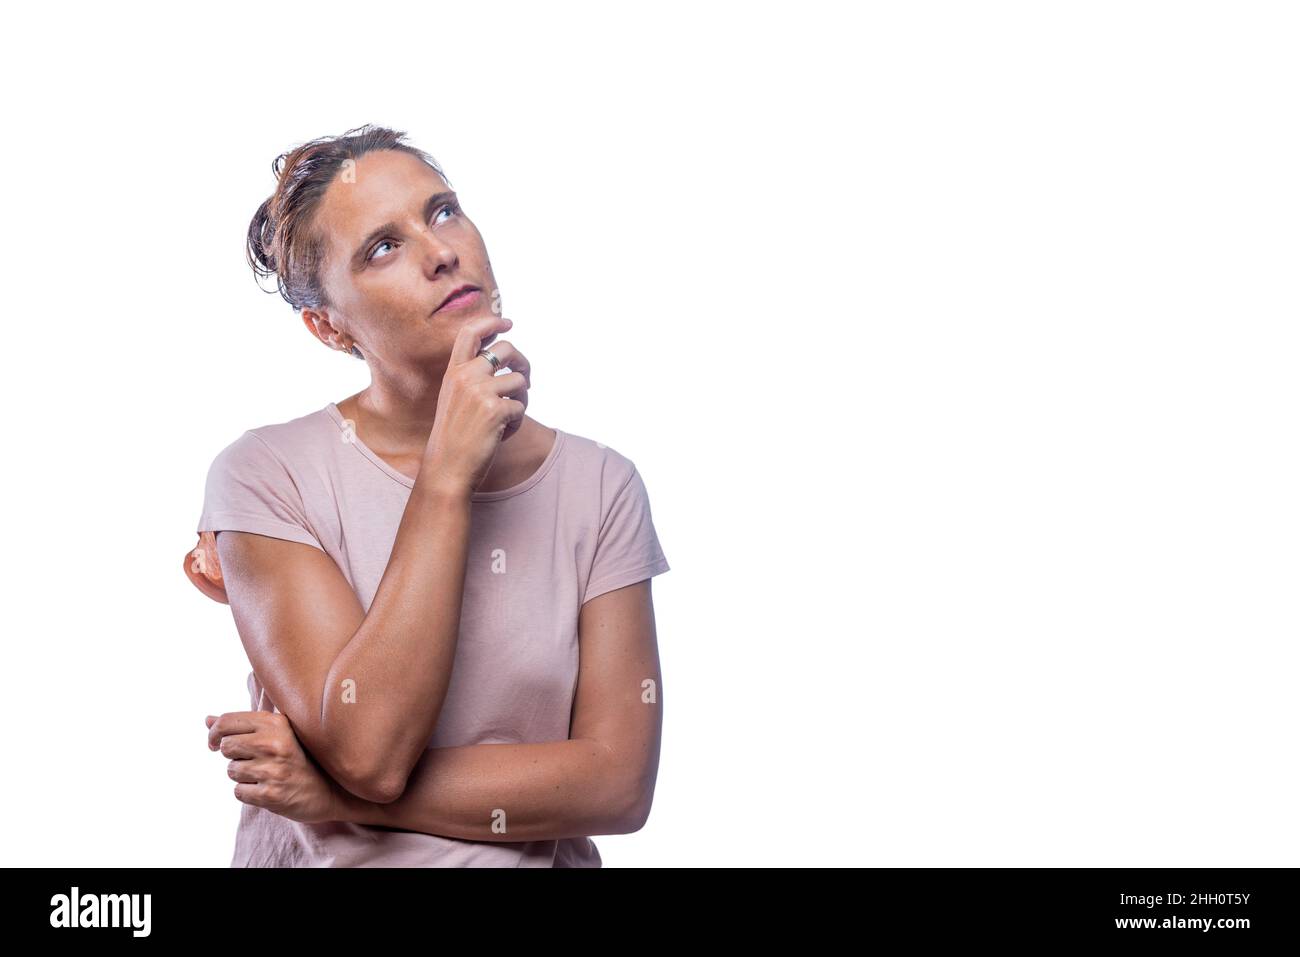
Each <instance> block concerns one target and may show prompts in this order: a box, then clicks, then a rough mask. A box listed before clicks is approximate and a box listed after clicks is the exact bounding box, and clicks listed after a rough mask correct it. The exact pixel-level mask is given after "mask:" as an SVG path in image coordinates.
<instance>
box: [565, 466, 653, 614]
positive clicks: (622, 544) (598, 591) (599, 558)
mask: <svg viewBox="0 0 1300 957" xmlns="http://www.w3.org/2000/svg"><path fill="white" fill-rule="evenodd" d="M668 570H669V565H668V560H667V559H666V558H665V557H664V553H663V549H662V548H661V547H660V545H659V536H658V534H657V533H656V532H655V526H654V521H653V519H652V517H651V514H650V497H649V495H648V494H647V492H646V487H645V483H644V482H643V481H642V480H641V473H640V472H638V471H637V469H636V467H635V466H631V473H630V474H629V475H628V477H627V479H626V480H625V481H623V483H622V485H621V487H619V488H618V491H617V492H616V493H615V494H614V496H613V498H612V499H611V501H610V504H609V506H608V508H607V510H606V512H605V516H604V518H603V519H602V521H601V525H600V532H599V534H598V536H597V539H596V554H595V559H594V560H593V563H592V567H591V574H590V575H589V576H588V577H587V588H586V591H585V593H584V594H583V596H582V601H583V603H584V604H585V603H586V602H589V601H591V599H593V598H595V597H596V596H597V595H603V594H605V592H608V591H613V590H614V589H616V588H622V587H624V586H625V585H631V584H634V583H636V582H639V581H643V580H644V579H647V578H651V577H653V576H655V575H658V574H661V573H662V572H666V571H668Z"/></svg>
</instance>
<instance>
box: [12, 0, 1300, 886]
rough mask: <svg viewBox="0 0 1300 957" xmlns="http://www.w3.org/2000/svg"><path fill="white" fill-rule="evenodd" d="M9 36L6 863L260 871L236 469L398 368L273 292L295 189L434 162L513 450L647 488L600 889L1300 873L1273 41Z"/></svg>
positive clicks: (660, 20) (692, 16)
mask: <svg viewBox="0 0 1300 957" xmlns="http://www.w3.org/2000/svg"><path fill="white" fill-rule="evenodd" d="M35 10H37V8H35V7H32V6H31V5H27V6H19V7H18V8H15V10H14V11H11V14H10V16H11V17H12V18H13V19H11V21H10V23H11V24H12V25H13V27H14V29H11V30H9V31H8V32H7V35H6V36H5V38H4V39H3V40H2V41H0V44H3V54H4V55H3V56H0V64H2V65H0V71H3V80H4V83H5V88H6V90H7V92H8V96H7V97H6V113H7V115H8V120H9V122H8V124H7V127H6V129H5V133H4V138H5V143H4V149H3V163H4V166H5V170H6V175H5V176H4V187H5V188H4V192H3V195H4V206H5V210H4V212H5V216H4V220H5V224H6V228H5V229H4V231H3V240H2V241H3V244H4V245H3V262H4V264H5V266H4V272H5V274H4V279H5V283H4V292H5V295H4V300H5V301H4V307H5V308H4V318H5V335H4V338H3V352H4V357H5V360H6V361H5V363H4V374H3V375H2V376H0V381H2V382H3V390H4V391H3V399H4V413H5V416H4V417H5V424H4V425H5V427H4V433H5V436H6V439H7V442H6V443H5V444H6V448H5V465H4V468H3V471H2V478H0V481H3V483H4V484H3V495H4V502H5V503H6V505H7V508H6V514H5V519H4V542H5V547H4V548H3V549H2V550H0V561H2V562H3V575H2V577H0V580H2V581H3V588H4V592H5V594H4V599H5V608H6V609H7V610H8V615H7V620H6V629H5V631H6V637H7V640H6V642H5V645H4V648H5V652H6V658H7V669H6V670H7V672H8V674H7V681H6V685H7V689H8V690H7V693H6V694H5V695H3V696H2V697H0V702H2V704H0V707H2V708H3V715H2V717H3V721H4V748H3V751H4V762H3V764H4V768H5V782H4V787H3V790H2V795H3V796H2V797H0V801H2V802H3V821H4V827H5V839H4V842H3V843H4V848H5V851H4V861H3V863H5V864H11V865H48V866H109V865H181V866H189V865H195V866H216V867H224V866H226V865H227V864H228V862H229V859H230V854H231V851H232V847H233V839H234V832H235V825H236V821H237V818H238V808H239V802H238V801H237V800H236V799H235V798H234V796H233V793H232V788H233V783H232V782H231V781H230V780H229V779H228V778H227V777H226V772H225V759H224V758H223V757H222V756H221V755H219V754H214V753H212V752H210V751H208V750H207V748H206V746H205V736H206V727H205V726H204V722H203V719H204V716H205V715H207V714H209V713H214V714H215V713H220V712H221V711H226V710H244V709H245V708H246V707H247V696H246V689H245V687H244V679H245V677H246V675H247V672H248V663H247V660H246V658H245V656H244V652H243V649H242V647H241V645H240V642H239V638H238V635H237V633H236V632H235V629H234V625H233V622H232V620H231V618H230V613H229V610H228V609H227V608H226V607H224V606H220V605H217V604H215V603H214V602H212V601H209V600H208V599H207V598H204V597H203V596H201V595H200V594H199V593H198V591H197V590H196V589H195V588H194V587H193V585H191V584H190V583H189V581H188V580H187V579H186V578H185V576H184V574H183V572H182V570H181V558H182V555H183V554H184V552H185V550H186V549H188V548H190V547H191V546H192V545H193V543H194V541H195V533H194V527H195V523H196V521H197V518H198V515H199V510H200V505H201V502H202V494H203V480H204V476H205V472H206V468H207V466H208V464H209V463H210V461H211V460H212V457H213V456H214V455H215V453H216V452H217V451H218V450H219V449H220V448H222V447H223V446H224V445H226V444H227V443H229V442H230V441H233V440H234V439H235V438H236V437H237V436H238V435H239V434H240V433H241V432H243V430H245V429H247V428H250V427H253V426H256V425H261V424H266V423H271V422H278V421H284V420H286V419H289V418H292V417H295V416H297V415H301V414H304V413H305V412H309V411H313V410H316V409H319V408H320V407H321V406H322V405H324V404H325V402H327V401H329V400H331V399H332V400H335V401H337V400H339V399H341V398H343V397H345V396H348V395H351V394H352V393H353V392H356V391H358V390H359V389H361V388H362V387H363V386H364V385H366V383H367V381H368V379H367V377H366V370H365V366H364V365H363V364H362V363H359V362H356V361H355V360H351V359H348V358H346V357H345V356H343V355H341V354H339V353H334V352H330V351H328V350H327V349H326V348H325V347H323V346H322V345H320V343H318V342H316V341H315V340H314V339H312V338H311V337H310V335H309V334H308V333H307V331H306V330H305V329H304V328H303V326H302V323H301V322H300V321H299V320H298V319H297V318H296V317H295V316H294V314H293V313H292V311H291V310H290V309H289V307H288V306H287V305H286V304H285V303H284V302H283V300H281V299H280V298H279V297H278V296H273V295H271V296H268V295H265V294H263V293H262V292H259V291H258V289H257V287H256V285H255V284H254V281H253V276H252V273H251V272H250V270H249V269H248V267H247V265H246V263H245V262H244V258H243V256H244V253H243V248H244V247H243V243H244V237H245V234H246V230H247V227H248V222H249V219H250V218H251V216H252V215H253V212H254V210H255V209H256V207H257V205H258V204H259V203H260V202H261V201H262V200H263V199H264V198H265V197H266V196H267V195H268V194H269V193H270V191H271V189H272V187H273V179H272V175H271V169H270V164H271V161H272V159H273V158H274V157H275V155H276V154H278V153H279V152H281V151H282V150H284V149H287V148H289V147H290V146H292V145H296V144H298V143H301V142H303V141H305V140H307V139H310V138H313V137H316V136H320V135H325V134H338V133H342V132H343V131H344V130H346V129H349V128H352V127H355V126H358V125H360V124H362V123H367V122H370V123H377V124H383V125H388V126H392V127H395V128H397V129H401V130H406V131H407V132H408V133H409V134H410V139H411V141H412V142H413V143H414V144H415V145H417V146H420V147H422V148H424V149H426V150H428V151H429V152H430V153H432V154H433V155H434V156H435V157H436V158H437V160H438V161H439V162H440V163H441V164H442V165H443V166H444V168H445V169H446V170H447V173H448V175H449V176H450V178H451V180H452V183H453V185H454V186H455V187H456V189H457V191H458V192H459V194H460V196H461V198H462V199H463V200H464V203H465V208H466V211H467V212H468V213H469V215H470V216H471V217H472V218H473V219H474V221H475V222H476V224H477V225H478V227H479V229H480V230H481V232H482V233H483V235H484V238H485V240H486V242H487V245H488V249H489V251H490V253H491V254H492V262H493V266H494V269H495V274H496V277H497V279H498V280H499V282H500V284H501V288H502V291H503V302H504V304H505V307H506V308H505V312H506V314H507V315H510V316H511V317H512V318H513V319H514V320H515V328H514V329H512V330H511V333H510V336H509V338H510V339H511V340H512V341H514V342H516V343H517V344H518V345H519V346H520V348H521V349H523V350H524V351H525V352H526V353H527V355H528V356H529V358H530V360H531V362H532V364H533V384H532V389H531V391H530V402H529V414H530V415H533V416H534V417H535V418H537V419H538V420H540V421H541V422H543V423H545V424H548V425H553V426H557V427H559V428H562V429H565V430H566V431H569V432H574V433H577V434H580V435H585V436H589V437H592V438H595V439H598V440H600V441H603V442H605V443H606V444H609V445H611V446H613V447H614V448H616V449H618V450H619V451H620V452H622V453H624V454H626V455H627V456H628V457H630V458H631V459H633V461H634V462H636V464H637V466H638V468H639V469H640V470H641V473H642V475H643V476H644V478H645V481H646V485H647V488H648V489H649V492H650V496H651V501H652V504H653V509H654V517H655V523H656V526H657V528H658V531H659V534H660V539H661V542H662V544H663V547H664V550H665V554H666V555H667V556H668V559H669V562H670V563H671V565H672V571H670V572H669V573H668V574H666V575H664V576H662V577H660V578H656V579H655V582H654V586H653V587H654V595H655V604H656V613H657V620H658V633H659V640H660V646H661V660H662V668H663V679H664V683H663V694H662V698H661V700H662V702H663V706H664V713H665V725H664V738H663V750H662V758H661V763H660V776H659V781H658V786H657V789H656V794H655V804H654V809H653V811H652V813H651V816H650V820H649V822H648V824H647V825H646V827H645V828H644V829H643V830H642V831H640V832H638V833H635V834H632V835H626V836H618V837H612V836H603V837H597V838H596V844H597V846H598V847H599V848H600V850H601V853H602V856H603V857H604V860H605V864H606V866H610V867H618V866H631V865H649V866H656V865H673V864H686V865H715V864H737V865H764V864H780V865H905V866H927V865H1087V866H1103V865H1104V866H1139V865H1141V866H1148V865H1150V866H1202V865H1203V866H1227V865H1236V866H1284V865H1285V866H1294V865H1296V864H1298V863H1300V854H1298V852H1300V829H1298V827H1297V823H1296V815H1295V792H1296V786H1297V783H1300V781H1298V775H1297V771H1296V762H1295V739H1296V723H1297V714H1296V695H1295V692H1294V686H1295V681H1296V671H1297V665H1300V660H1298V659H1300V654H1298V653H1297V642H1296V638H1297V623H1298V622H1297V617H1298V615H1297V602H1296V594H1295V589H1294V583H1295V581H1296V574H1297V571H1298V570H1300V569H1298V568H1297V564H1298V555H1300V553H1298V552H1297V546H1296V543H1297V541H1300V534H1298V533H1300V528H1298V519H1300V515H1298V514H1297V505H1296V501H1297V499H1296V489H1297V487H1298V483H1297V478H1298V477H1300V476H1298V475H1297V471H1298V469H1297V465H1298V462H1297V453H1296V440H1295V410H1296V408H1297V399H1298V398H1300V395H1298V394H1297V393H1298V391H1300V390H1298V386H1297V377H1296V374H1295V368H1296V361H1297V345H1298V343H1300V336H1298V334H1297V325H1296V319H1297V308H1296V306H1297V291H1298V289H1300V285H1298V283H1297V278H1298V277H1297V270H1296V263H1297V255H1298V254H1300V249H1298V248H1297V246H1298V244H1300V241H1298V238H1297V237H1300V230H1298V229H1297V222H1300V217H1298V216H1297V213H1298V212H1300V210H1298V209H1297V206H1298V205H1300V204H1298V203H1297V199H1298V197H1297V183H1298V182H1300V179H1298V177H1297V170H1300V156H1298V155H1297V153H1298V151H1300V150H1298V147H1300V137H1298V136H1297V126H1296V123H1295V117H1296V108H1297V93H1298V92H1300V76H1298V75H1297V74H1298V73H1300V62H1298V61H1297V59H1296V57H1295V50H1296V48H1297V40H1300V37H1298V36H1297V32H1298V31H1297V25H1298V20H1297V14H1296V13H1295V8H1294V7H1288V5H1286V4H1266V3H1256V4H1249V5H1243V4H1231V3H1226V2H1224V3H1189V2H1180V3H1150V2H1146V3H1140V2H1127V3H1101V2H1096V0H1092V2H1088V3H1069V4H1066V3H1048V4H1044V3H984V4H966V3H909V4H883V3H882V4H847V3H844V4H841V3H818V2H805V3H799V4H770V3H768V4H765V3H757V2H745V3H704V2H695V3H690V4H685V3H663V2H660V3H655V4H646V5H642V6H640V7H637V8H635V9H633V8H630V7H623V6H621V5H611V4H597V3H589V4H577V3H544V4H543V3H533V4H525V3H518V4H515V3H511V4H505V3H475V4H472V5H470V4H444V3H409V4H402V3H388V4H383V5H377V6H376V5H369V6H368V5H364V4H363V5H357V4H351V3H349V4H336V5H332V4H328V3H322V2H314V3H311V4H306V3H277V4H273V5H266V4H251V3H250V4H242V5H241V4H238V3H228V4H225V5H223V6H222V7H220V8H214V10H213V11H211V12H204V13H202V14H200V13H198V12H196V11H189V10H184V9H181V8H176V7H172V6H164V5H158V6H151V5H135V6H134V7H132V12H126V11H123V10H121V9H115V8H109V7H104V6H91V5H85V6H84V7H72V8H63V9H61V10H52V9H51V8H39V12H33V11H35Z"/></svg>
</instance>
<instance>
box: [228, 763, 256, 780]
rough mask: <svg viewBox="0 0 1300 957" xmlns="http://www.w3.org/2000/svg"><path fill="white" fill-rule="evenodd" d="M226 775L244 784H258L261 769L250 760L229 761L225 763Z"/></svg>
mask: <svg viewBox="0 0 1300 957" xmlns="http://www.w3.org/2000/svg"><path fill="white" fill-rule="evenodd" d="M226 776H227V777H229V778H230V779H231V780H232V781H240V782H242V783H244V784H260V783H261V781H262V776H261V771H260V770H259V768H258V767H257V765H256V764H254V763H253V762H252V761H231V762H230V763H229V764H228V765H226Z"/></svg>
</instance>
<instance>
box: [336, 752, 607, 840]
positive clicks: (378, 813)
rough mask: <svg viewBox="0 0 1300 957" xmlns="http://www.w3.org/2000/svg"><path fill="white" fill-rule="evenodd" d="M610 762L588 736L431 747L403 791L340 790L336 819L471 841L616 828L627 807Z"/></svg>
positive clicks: (541, 837)
mask: <svg viewBox="0 0 1300 957" xmlns="http://www.w3.org/2000/svg"><path fill="white" fill-rule="evenodd" d="M615 770H616V763H615V761H614V759H613V755H612V754H611V753H610V752H609V750H608V749H607V748H606V747H605V746H604V745H602V744H599V743H597V742H595V741H592V740H589V739H585V738H577V739H571V740H568V741H546V742H542V743H538V744H475V745H467V746H464V747H456V748H430V749H427V750H426V751H425V752H424V755H423V756H422V757H421V758H420V760H419V762H418V763H417V764H416V766H415V770H414V771H413V772H412V773H411V777H410V780H409V781H408V782H407V785H406V790H405V791H404V792H403V793H402V796H401V797H400V798H398V799H397V800H396V801H393V802H391V803H388V804H375V803H373V802H370V801H366V800H363V799H361V798H358V797H356V796H355V795H352V794H348V793H346V792H344V793H342V794H341V795H340V809H339V819H340V820H346V821H352V822H354V823H357V824H371V825H381V826H384V827H395V828H401V829H403V830H408V831H422V832H423V833H426V834H438V835H441V836H443V837H453V838H462V839H465V840H475V841H542V840H552V839H558V838H566V837H589V836H592V835H596V834H621V833H625V832H626V831H627V830H630V828H629V827H628V821H629V819H630V816H631V812H632V808H630V807H629V806H628V805H629V804H630V803H631V800H630V796H629V795H628V793H627V791H628V789H627V788H625V787H623V786H621V785H620V783H619V778H618V776H617V775H616V773H615Z"/></svg>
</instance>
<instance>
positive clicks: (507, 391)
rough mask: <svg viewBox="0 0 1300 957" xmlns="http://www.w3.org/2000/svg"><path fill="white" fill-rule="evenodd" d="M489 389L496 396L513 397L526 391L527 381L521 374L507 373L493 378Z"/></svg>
mask: <svg viewBox="0 0 1300 957" xmlns="http://www.w3.org/2000/svg"><path fill="white" fill-rule="evenodd" d="M491 388H492V391H493V392H495V393H496V394H497V395H509V396H513V395H516V394H518V393H520V392H527V391H528V379H527V377H526V376H525V375H524V374H523V373H522V372H507V373H505V374H504V375H498V376H493V377H492V386H491Z"/></svg>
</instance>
